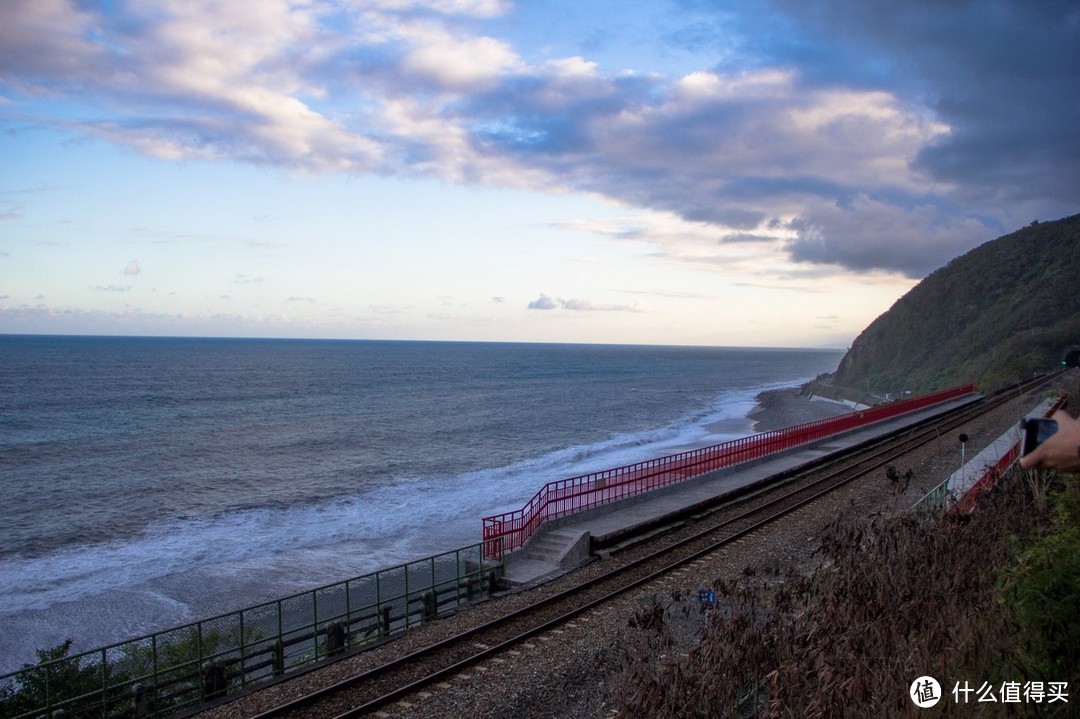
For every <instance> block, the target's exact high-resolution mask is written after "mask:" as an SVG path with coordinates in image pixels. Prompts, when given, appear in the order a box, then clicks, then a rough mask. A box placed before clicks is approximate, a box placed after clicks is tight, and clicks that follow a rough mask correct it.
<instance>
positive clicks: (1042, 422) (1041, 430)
mask: <svg viewBox="0 0 1080 719" xmlns="http://www.w3.org/2000/svg"><path fill="white" fill-rule="evenodd" d="M1020 429H1022V430H1024V449H1023V451H1022V452H1021V454H1028V453H1029V452H1031V451H1032V450H1033V449H1035V448H1036V447H1038V446H1039V445H1040V444H1042V443H1043V442H1045V441H1046V440H1047V439H1049V438H1050V435H1052V434H1053V433H1054V432H1057V429H1058V423H1057V422H1055V421H1054V420H1052V419H1043V418H1041V417H1025V418H1024V419H1022V420H1020Z"/></svg>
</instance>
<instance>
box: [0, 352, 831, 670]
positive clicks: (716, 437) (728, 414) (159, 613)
mask: <svg viewBox="0 0 1080 719" xmlns="http://www.w3.org/2000/svg"><path fill="white" fill-rule="evenodd" d="M840 357H841V353H840V352H838V351H825V350H784V349H742V348H702V347H651V346H598V345H551V344H495V343H449V342H374V341H372V342H368V341H313V340H247V339H245V340H233V339H176V338H103V337H31V336H0V497H2V501H0V626H2V628H3V631H0V672H4V671H11V670H14V669H17V668H19V667H20V666H21V665H22V663H24V662H29V661H32V660H33V659H34V650H35V649H38V648H45V647H50V646H55V645H56V644H59V643H60V642H62V641H63V640H64V639H66V638H72V639H73V640H74V641H75V647H76V650H81V649H90V648H94V647H96V646H101V645H105V644H109V643H113V642H117V641H122V640H124V639H128V638H131V637H133V636H136V635H140V634H145V633H149V632H152V631H157V630H159V629H163V628H166V627H170V626H174V625H177V624H182V623H185V622H190V621H194V620H197V619H200V618H203V617H206V616H210V615H213V614H217V613H222V612H226V611H232V610H234V609H238V608H240V607H243V606H247V605H249V604H254V603H257V602H259V601H264V600H267V599H272V598H274V597H278V596H283V595H286V594H289V593H292V592H297V591H302V590H304V589H308V588H311V587H313V586H318V585H322V584H328V583H331V582H336V581H339V580H342V579H345V578H348V577H350V576H356V575H359V574H364V573H367V572H371V571H375V570H376V569H379V568H382V567H386V566H392V565H395V564H400V563H403V562H406V561H409V560H411V559H416V558H419V557H424V556H428V555H431V554H435V553H438V552H441V551H445V550H448V549H454V548H457V547H462V546H466V545H469V544H473V543H476V542H478V541H479V540H480V535H481V518H482V517H484V516H486V515H490V514H494V513H497V512H503V511H508V510H512V509H518V508H520V507H521V506H522V505H523V504H525V503H526V502H527V501H528V500H529V498H530V497H532V495H533V494H534V493H535V492H536V491H537V490H538V489H539V488H540V487H541V486H542V485H543V484H544V483H545V482H549V481H552V480H557V479H562V478H566V477H570V476H574V475H576V474H581V473H585V472H590V471H593V470H598V469H605V468H611V467H617V466H620V465H624V464H629V463H632V462H636V461H639V460H643V459H649V458H652V457H658V456H663V455H666V454H672V453H675V452H679V451H683V450H685V449H689V448H693V447H701V446H706V445H709V444H716V443H719V442H723V441H726V440H728V439H731V438H734V437H737V436H743V435H746V434H749V433H751V432H752V429H753V427H752V423H751V422H750V421H749V420H748V419H747V418H746V417H747V414H748V413H749V412H751V411H752V410H753V408H754V407H755V405H756V402H755V397H756V396H757V395H758V394H759V393H760V392H762V391H763V390H767V389H775V388H779V387H785V386H791V385H794V384H798V383H800V382H804V381H806V380H808V379H810V378H812V377H814V376H815V375H817V374H819V373H821V372H827V371H832V370H834V369H835V368H836V366H837V363H838V362H839V360H840Z"/></svg>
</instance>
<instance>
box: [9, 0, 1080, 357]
mask: <svg viewBox="0 0 1080 719" xmlns="http://www.w3.org/2000/svg"><path fill="white" fill-rule="evenodd" d="M1077 47H1080V5H1078V4H1077V3H1076V2H1075V0H1068V1H1062V0H1039V1H1038V2H1031V1H1030V0H982V1H979V0H947V1H943V0H903V1H902V2H901V1H900V0H880V1H877V2H872V3H869V2H865V0H712V1H709V0H667V1H662V0H656V1H652V2H628V1H626V0H622V1H615V0H590V1H589V2H581V0H528V1H526V0H518V1H517V2H511V1H510V0H259V2H250V1H249V0H137V1H135V0H132V1H129V0H97V1H94V2H91V1H90V0H85V1H77V0H4V19H3V23H2V24H0V333H46V334H53V333H63V334H110V335H176V336H236V337H312V338H316V337H317V338H357V339H418V340H469V341H528V342H598V343H628V344H672V345H714V346H771V347H785V346H786V347H838V348H843V347H846V346H848V345H850V343H851V341H852V339H853V338H854V337H855V336H857V335H858V334H859V332H860V331H861V330H862V329H863V328H864V327H865V326H866V325H867V324H869V323H870V322H871V321H872V320H873V319H874V318H875V317H877V316H878V315H880V314H881V313H882V312H884V311H885V310H887V309H888V308H889V307H890V306H891V305H892V303H893V302H895V301H896V299H898V298H899V297H900V296H902V295H903V294H904V293H905V292H907V291H908V290H909V289H910V288H911V287H913V286H914V285H915V284H916V283H917V282H918V281H919V279H921V278H922V277H924V276H925V275H926V274H928V273H929V272H932V271H933V270H934V269H936V268H938V267H941V266H942V265H944V264H946V263H947V262H948V261H949V260H950V259H952V258H954V257H957V256H959V255H961V254H963V253H964V252H967V251H968V250H970V249H972V248H974V247H976V246H978V245H980V244H982V243H984V242H986V241H989V240H991V239H994V238H995V237H998V236H1000V235H1003V234H1006V233H1008V232H1012V231H1014V230H1016V229H1019V228H1022V227H1024V226H1026V225H1028V224H1030V223H1031V222H1032V221H1034V220H1052V219H1057V218H1060V217H1064V216H1067V215H1072V214H1075V213H1076V212H1078V211H1080V52H1078V51H1077V49H1076V48H1077Z"/></svg>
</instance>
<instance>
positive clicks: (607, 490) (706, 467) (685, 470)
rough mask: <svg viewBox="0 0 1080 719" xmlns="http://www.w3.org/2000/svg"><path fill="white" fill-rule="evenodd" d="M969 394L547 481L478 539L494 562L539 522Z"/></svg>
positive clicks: (487, 523)
mask: <svg viewBox="0 0 1080 719" xmlns="http://www.w3.org/2000/svg"><path fill="white" fill-rule="evenodd" d="M973 390H974V387H973V386H972V385H970V384H969V385H963V386H961V387H954V388H952V389H947V390H942V391H940V392H935V393H933V394H928V395H923V396H921V397H913V398H911V399H906V400H901V401H898V402H892V403H890V404H885V405H881V406H878V407H872V408H870V409H865V410H859V411H856V412H849V413H848V414H843V415H840V416H837V417H830V418H829V419H820V420H816V421H814V422H807V423H805V424H800V425H796V426H794V427H788V428H786V429H779V430H773V431H771V432H763V433H761V434H754V435H750V436H748V437H740V438H739V439H735V440H731V441H729V442H724V443H722V444H716V445H713V446H711V447H703V448H702V449H695V450H691V451H689V452H682V453H680V454H673V455H669V456H667V457H660V458H658V459H650V460H646V461H644V462H637V463H636V464H630V465H627V466H625V467H617V468H615V469H606V470H603V471H600V472H591V473H589V474H583V475H580V476H578V477H571V478H570V479H560V480H558V481H555V482H548V483H547V484H545V485H544V486H543V487H542V488H541V489H540V491H539V492H537V493H536V494H535V495H534V496H533V498H532V499H531V500H529V503H528V504H526V505H525V506H524V507H522V508H521V509H519V510H516V511H513V512H504V513H503V514H496V515H493V516H490V517H484V520H483V521H484V541H485V542H488V541H489V540H493V539H502V542H501V545H500V544H499V543H491V544H487V545H485V546H486V547H489V548H491V549H494V550H495V551H496V556H495V558H500V557H501V552H503V551H506V552H509V551H512V550H514V549H517V548H518V547H521V546H522V545H523V544H525V541H526V540H527V539H528V538H529V537H531V536H532V534H533V532H535V531H536V529H537V527H539V526H540V524H541V523H542V522H544V521H547V520H551V519H557V518H559V517H564V516H566V515H568V514H573V513H575V512H580V511H583V510H586V509H591V508H592V507H599V506H601V505H604V504H610V503H611V502H617V501H619V500H620V499H625V498H627V497H632V496H634V495H638V494H642V493H644V492H648V491H650V490H653V489H658V488H660V487H666V486H668V485H671V484H676V483H678V482H682V481H684V480H687V479H690V478H691V477H697V476H700V475H702V474H706V473H707V472H712V471H714V470H717V469H722V468H724V467H730V466H732V465H735V464H741V463H743V462H749V461H750V460H753V459H758V458H761V457H765V456H767V455H770V454H775V453H777V452H781V451H783V450H786V449H791V448H792V447H798V446H800V445H804V444H808V443H810V442H816V441H817V440H820V439H824V438H825V437H830V436H832V435H835V434H839V433H841V432H847V431H848V430H852V429H856V428H858V427H862V426H865V425H868V424H871V423H873V422H879V421H881V420H884V419H890V418H892V417H896V416H898V415H901V414H906V413H908V412H914V411H916V410H919V409H923V408H925V407H929V406H931V405H935V404H939V403H941V402H945V401H948V400H950V399H955V398H957V397H962V396H964V395H967V394H971V392H972V391H973ZM500 546H501V549H500Z"/></svg>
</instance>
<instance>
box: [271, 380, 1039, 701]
mask: <svg viewBox="0 0 1080 719" xmlns="http://www.w3.org/2000/svg"><path fill="white" fill-rule="evenodd" d="M1059 375H1060V372H1057V373H1052V374H1050V375H1047V376H1045V377H1042V378H1036V379H1034V380H1029V381H1027V382H1025V383H1020V384H1018V385H1016V386H1014V387H1012V388H1007V389H1006V390H1003V391H1001V392H998V393H996V394H995V395H994V396H992V397H985V398H983V399H982V400H981V401H976V402H975V403H971V404H966V405H963V406H961V407H957V408H953V409H951V410H949V411H946V412H944V413H942V414H939V415H936V416H934V417H930V418H927V419H925V420H923V421H921V422H919V423H917V424H916V425H913V426H908V427H905V428H901V429H898V430H895V431H893V432H891V433H889V434H887V435H883V436H882V437H879V438H876V439H875V440H869V441H867V442H864V443H862V444H860V445H858V446H856V447H853V448H849V449H847V450H843V451H841V452H837V453H835V454H833V455H831V456H830V457H829V458H827V459H824V460H820V461H818V462H815V463H813V464H812V465H809V466H804V467H802V468H799V469H798V470H795V471H793V472H791V473H789V474H788V475H787V476H785V478H784V480H783V481H782V483H781V484H780V487H781V488H783V487H787V486H790V485H792V484H795V483H797V482H798V481H799V480H800V479H801V478H805V477H806V476H808V475H811V474H815V475H816V474H820V473H821V472H823V471H828V474H826V475H825V476H822V477H820V478H818V479H815V480H813V481H811V482H809V483H808V484H806V485H804V486H801V487H797V488H794V489H791V490H790V491H787V492H784V493H783V494H781V495H779V496H776V497H774V498H770V499H768V500H767V501H766V502H764V503H763V504H761V505H759V506H757V507H753V508H750V509H747V510H745V511H743V512H741V513H739V514H738V515H736V516H734V517H731V518H728V519H726V520H723V521H722V522H720V523H719V524H716V525H714V526H711V527H708V528H706V529H704V530H702V531H700V532H697V533H695V534H693V535H692V536H690V537H686V538H684V539H681V540H679V541H677V542H674V543H672V544H670V545H668V546H666V547H663V548H661V549H658V550H655V551H653V552H650V553H649V554H647V555H645V556H643V557H640V558H638V559H635V560H633V561H631V562H628V563H627V564H625V565H622V566H619V567H616V568H613V569H611V570H609V571H608V572H605V573H603V574H601V575H598V576H596V577H593V578H591V579H588V580H586V581H584V582H581V583H579V584H577V585H575V586H574V587H571V588H569V589H566V590H563V591H561V592H559V593H557V594H554V595H551V596H549V597H546V598H544V599H541V600H539V601H537V602H535V603H533V604H530V605H528V606H526V607H523V608H521V609H518V610H515V611H513V612H510V613H507V614H505V615H502V616H500V617H497V618H495V619H493V620H491V621H489V622H486V623H484V624H481V625H478V626H476V627H472V628H470V629H468V630H466V631H464V632H461V633H459V634H456V635H454V636H452V637H448V638H446V639H443V640H441V641H439V642H436V643H434V644H431V645H428V646H426V647H423V648H421V649H418V650H416V651H414V652H411V653H409V654H406V655H403V656H401V657H399V658H397V659H394V660H392V661H390V662H388V663H386V664H383V665H381V666H379V667H376V668H373V669H370V670H368V671H365V672H362V673H360V674H357V675H355V676H352V677H349V678H347V679H344V680H342V681H339V682H337V683H335V684H332V685H329V686H326V687H323V688H322V689H319V690H317V691H315V692H312V693H310V694H307V695H304V696H301V697H297V698H295V699H293V700H291V701H289V702H286V703H283V704H281V705H279V706H277V707H275V708H273V709H270V710H268V711H266V712H263V713H261V714H258V715H256V716H255V717H252V719H276V718H278V717H283V716H287V715H289V714H290V713H294V712H296V713H298V714H299V713H300V712H304V714H303V715H304V716H311V713H310V711H311V709H312V708H313V706H314V705H315V704H317V703H318V702H320V701H324V700H327V701H328V700H329V698H331V697H334V696H335V695H338V694H340V693H343V692H345V691H347V690H350V689H353V688H355V687H357V686H359V685H363V684H367V685H377V684H380V683H388V684H392V683H393V682H392V681H388V679H389V675H391V674H392V673H393V672H395V671H402V672H403V671H406V670H407V668H409V667H410V665H412V664H414V663H418V662H419V661H421V660H425V659H430V658H431V657H433V656H434V655H436V654H437V653H439V652H442V653H452V654H455V655H454V656H450V657H448V658H447V657H444V658H443V666H441V667H439V668H438V669H436V670H434V671H430V672H427V673H425V674H424V675H423V676H420V677H418V678H410V677H406V678H404V679H403V680H402V681H401V683H398V684H397V685H396V686H392V687H387V688H386V689H384V690H379V689H377V687H372V688H375V689H376V691H377V692H378V693H377V695H376V696H374V697H369V698H365V699H362V700H361V703H358V704H355V705H354V706H353V707H351V708H350V709H348V710H347V711H345V712H343V713H337V714H333V713H332V712H334V711H337V710H336V709H335V710H331V712H330V713H329V715H330V716H334V717H335V719H352V718H353V717H358V716H361V715H364V714H367V713H369V712H372V711H374V710H376V709H378V708H380V707H384V706H386V705H387V704H390V703H392V702H395V701H399V700H401V699H402V698H403V697H405V696H407V695H409V694H411V693H413V692H416V691H418V690H420V689H422V688H423V687H425V686H428V685H430V684H433V683H435V682H437V681H439V680H441V679H444V678H446V677H448V676H451V675H453V674H456V673H458V672H460V671H462V670H464V669H466V668H468V667H469V666H472V665H475V664H477V663H479V662H481V661H483V660H485V659H487V658H489V657H492V656H494V655H496V654H499V653H501V652H504V651H506V650H507V649H508V648H509V647H511V646H513V645H515V644H518V643H520V642H522V641H525V640H526V639H529V638H531V637H533V636H535V635H537V634H541V633H543V632H545V631H548V630H550V629H552V628H554V627H556V626H558V625H560V624H563V623H565V622H567V621H568V620H570V619H572V618H573V617H575V616H577V615H579V614H581V613H583V612H586V611H588V610H589V609H592V608H594V607H596V606H599V605H601V604H603V603H605V602H608V601H610V600H612V599H614V598H615V597H618V596H620V595H622V594H625V593H626V592H628V591H631V590H633V589H636V588H638V587H641V586H642V585H645V584H647V583H649V582H652V581H655V580H657V579H658V578H660V577H662V576H663V575H666V574H668V573H670V572H671V571H673V570H675V569H678V568H679V567H681V566H683V565H685V564H688V563H691V562H694V561H697V560H698V559H700V558H702V557H704V556H707V555H709V554H711V553H713V552H715V551H717V550H718V549H720V548H721V547H723V546H724V545H727V544H730V543H731V542H734V541H736V540H737V539H740V538H742V537H744V536H746V535H748V534H750V533H752V532H754V531H756V530H758V529H760V528H762V527H764V526H766V525H768V524H771V523H773V522H775V521H777V520H779V519H781V518H782V517H785V516H787V515H789V514H791V513H792V512H794V511H796V510H798V509H801V508H802V507H805V506H807V505H808V504H811V503H812V502H814V501H816V500H817V499H819V498H821V497H823V496H825V495H827V494H830V493H832V492H834V491H836V490H837V489H839V488H841V487H843V486H845V485H847V484H849V483H850V482H853V481H855V480H856V479H858V478H860V477H863V476H865V475H866V474H868V473H870V472H872V471H874V470H876V469H879V468H880V467H882V466H885V465H887V464H889V463H890V462H892V461H894V460H895V459H897V458H898V457H901V456H903V455H904V454H906V453H907V452H910V451H911V450H913V449H914V448H916V447H918V446H920V445H922V444H925V443H928V442H930V441H932V440H934V439H937V438H938V437H940V435H941V434H942V432H945V431H948V430H950V429H953V428H956V427H959V426H960V425H961V424H963V423H965V422H968V421H970V420H971V419H973V418H975V417H978V416H980V415H982V414H984V413H986V412H989V411H991V410H993V409H996V408H997V407H999V406H1001V405H1002V404H1004V403H1005V402H1008V401H1010V400H1012V399H1015V398H1016V397H1018V396H1021V395H1022V394H1024V393H1026V392H1030V391H1032V390H1033V389H1035V388H1037V387H1039V386H1041V385H1043V384H1045V383H1047V382H1049V381H1050V380H1052V379H1055V378H1056V377H1057V376H1059ZM853 457H857V458H856V459H854V461H851V460H852V458H853ZM846 461H847V462H849V463H848V464H846V465H845V466H839V465H841V464H843V463H844V462H846ZM831 467H838V468H837V469H830V468H831ZM776 490H777V485H771V486H770V487H767V488H764V489H763V490H761V491H759V492H757V493H754V494H753V495H749V496H746V497H741V498H738V499H736V500H735V501H733V502H730V503H727V504H724V505H722V506H720V507H718V508H716V509H714V510H710V513H715V512H716V511H719V510H722V509H725V508H726V509H730V508H733V507H738V506H739V505H741V504H745V503H747V502H750V501H752V500H753V499H754V498H755V497H759V496H761V495H762V494H764V493H766V492H772V491H776ZM800 494H804V495H806V496H804V497H802V498H801V499H797V500H795V501H792V500H793V498H795V497H796V496H797V495H800ZM785 505H786V506H785ZM769 509H774V510H775V511H772V512H771V513H769V514H765V516H761V517H759V518H758V519H756V520H752V521H750V523H749V524H747V525H746V526H742V527H739V528H737V529H734V530H732V531H729V532H728V533H727V534H724V536H722V537H721V538H719V539H709V537H715V535H716V534H718V533H720V532H723V531H724V530H731V529H732V527H734V526H736V525H738V524H739V523H741V522H745V521H747V520H751V518H752V517H753V516H754V515H761V514H762V513H763V512H765V511H767V510H769ZM703 541H704V542H706V544H705V546H704V547H700V548H695V547H694V545H695V544H700V543H701V542H703ZM680 549H682V550H683V551H688V552H689V553H687V554H685V555H683V556H679V557H677V558H674V559H671V558H670V557H671V556H672V554H673V553H675V552H677V551H679V550H680ZM652 564H659V565H660V566H658V567H656V568H653V567H651V565H652ZM643 569H644V570H645V572H646V573H645V574H644V575H643V576H640V577H635V578H627V575H629V574H630V573H632V572H635V571H642V570H643ZM613 583H614V584H615V585H616V586H615V587H614V588H612V589H605V588H604V585H605V584H613ZM586 590H592V591H599V592H600V594H599V596H590V597H583V595H584V594H585V593H586ZM574 600H578V601H576V602H574V604H573V606H571V607H570V608H568V609H565V608H564V609H559V608H558V605H559V604H560V603H564V604H565V603H567V602H573V601H574ZM552 609H555V610H556V612H557V613H556V616H554V617H553V618H548V619H544V618H539V617H538V615H539V614H540V613H541V612H542V611H551V610H552ZM530 617H532V618H533V619H534V621H533V623H532V624H531V625H530V626H528V627H526V628H525V629H523V630H517V631H515V632H513V633H512V634H511V635H510V636H509V637H493V638H491V643H486V642H477V641H476V640H477V638H482V637H484V636H485V635H490V634H492V633H495V632H496V631H497V630H498V629H499V628H501V627H505V626H507V625H510V624H512V623H513V622H515V621H517V620H522V619H526V618H530ZM469 640H473V641H474V644H473V646H472V647H471V648H469V649H467V650H465V651H464V652H462V651H461V648H462V647H463V645H464V643H465V642H467V641H469ZM462 653H463V654H464V656H461V654H462Z"/></svg>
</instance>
